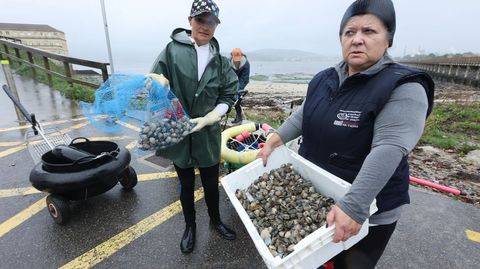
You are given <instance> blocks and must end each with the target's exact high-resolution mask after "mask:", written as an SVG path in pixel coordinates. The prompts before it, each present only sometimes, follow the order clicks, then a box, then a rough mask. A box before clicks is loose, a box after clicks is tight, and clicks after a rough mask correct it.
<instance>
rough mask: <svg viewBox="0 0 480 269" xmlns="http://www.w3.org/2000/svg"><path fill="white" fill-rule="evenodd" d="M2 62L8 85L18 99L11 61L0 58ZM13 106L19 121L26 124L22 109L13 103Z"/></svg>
mask: <svg viewBox="0 0 480 269" xmlns="http://www.w3.org/2000/svg"><path fill="white" fill-rule="evenodd" d="M0 63H1V65H2V69H3V73H4V74H5V79H6V80H7V85H8V87H9V88H10V91H11V92H12V93H13V95H14V96H15V97H16V98H17V100H20V98H18V92H17V87H16V86H15V80H14V79H13V75H12V70H11V69H10V61H9V60H0ZM13 107H14V108H15V113H17V119H18V123H19V124H20V125H25V124H26V120H25V118H24V117H23V115H22V112H20V109H19V108H18V107H17V106H16V105H15V104H14V105H13Z"/></svg>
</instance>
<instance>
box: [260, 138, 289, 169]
mask: <svg viewBox="0 0 480 269" xmlns="http://www.w3.org/2000/svg"><path fill="white" fill-rule="evenodd" d="M282 144H283V141H282V139H281V138H280V136H279V135H278V134H277V133H272V134H271V135H269V136H268V138H267V141H266V142H265V145H264V146H263V148H262V149H261V150H260V151H259V152H258V153H257V159H259V158H262V162H263V166H267V158H268V156H270V154H271V153H272V151H273V150H274V149H275V148H276V147H278V146H280V145H282Z"/></svg>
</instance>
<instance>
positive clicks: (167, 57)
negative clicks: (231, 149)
mask: <svg viewBox="0 0 480 269" xmlns="http://www.w3.org/2000/svg"><path fill="white" fill-rule="evenodd" d="M190 35H191V31H190V30H186V29H181V28H178V29H175V30H174V31H173V33H172V35H171V38H172V40H173V41H171V42H170V43H168V45H167V46H166V48H165V49H164V50H163V51H162V52H161V53H160V55H159V56H158V58H157V59H156V60H155V63H154V65H153V68H152V73H157V74H163V75H164V76H165V77H166V78H167V79H168V80H169V82H170V88H171V90H172V91H173V93H174V94H175V95H176V96H177V98H178V99H179V101H180V102H181V103H182V105H183V108H184V109H185V112H186V113H187V114H188V115H190V117H191V118H197V117H203V116H205V115H206V114H207V113H208V112H210V111H212V110H213V109H214V108H215V107H216V106H217V104H221V103H224V104H227V105H228V106H229V107H231V106H232V105H233V102H234V101H235V94H236V92H237V89H238V78H237V76H236V75H235V73H234V71H233V70H232V68H231V66H230V63H229V61H228V59H227V58H226V57H224V56H222V55H220V53H219V51H220V48H219V45H218V42H217V40H216V39H215V38H212V40H210V56H209V57H210V58H209V62H208V64H207V67H206V68H205V72H204V73H203V76H202V78H201V79H200V80H199V79H198V72H197V52H196V50H195V46H194V42H193V41H192V40H191V39H190ZM220 139H221V129H220V124H219V123H218V122H217V123H215V124H213V125H211V126H205V127H203V129H201V130H200V131H198V132H195V133H192V134H190V135H188V136H187V137H185V138H184V139H183V140H182V141H181V142H180V143H178V144H176V145H174V146H171V147H168V148H165V149H161V150H158V151H157V152H156V154H157V155H159V156H162V157H165V158H167V159H170V160H172V161H173V163H174V164H175V165H177V166H178V167H180V168H188V167H209V166H213V165H215V164H217V163H219V162H220V143H221V141H220Z"/></svg>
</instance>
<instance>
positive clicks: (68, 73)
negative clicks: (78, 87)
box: [63, 62, 73, 86]
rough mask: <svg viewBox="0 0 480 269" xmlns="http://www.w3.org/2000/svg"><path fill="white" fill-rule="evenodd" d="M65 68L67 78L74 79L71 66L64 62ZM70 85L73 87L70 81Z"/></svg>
mask: <svg viewBox="0 0 480 269" xmlns="http://www.w3.org/2000/svg"><path fill="white" fill-rule="evenodd" d="M63 67H64V68H65V76H67V78H70V79H72V70H71V69H70V64H69V63H67V62H63ZM68 84H70V86H73V82H72V81H69V82H68Z"/></svg>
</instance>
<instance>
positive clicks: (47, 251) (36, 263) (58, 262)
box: [0, 76, 480, 268]
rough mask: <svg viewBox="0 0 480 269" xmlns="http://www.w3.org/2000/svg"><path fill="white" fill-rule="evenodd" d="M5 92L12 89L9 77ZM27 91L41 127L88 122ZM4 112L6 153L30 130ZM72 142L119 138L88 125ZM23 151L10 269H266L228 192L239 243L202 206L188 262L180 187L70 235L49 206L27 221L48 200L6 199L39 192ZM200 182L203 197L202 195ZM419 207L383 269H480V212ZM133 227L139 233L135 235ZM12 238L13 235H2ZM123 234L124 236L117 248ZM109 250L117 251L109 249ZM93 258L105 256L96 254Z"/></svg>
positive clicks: (86, 209)
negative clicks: (475, 236)
mask: <svg viewBox="0 0 480 269" xmlns="http://www.w3.org/2000/svg"><path fill="white" fill-rule="evenodd" d="M0 82H3V78H2V77H1V76H0ZM17 83H18V84H17V87H18V88H19V94H20V99H21V100H22V102H23V103H24V105H25V107H26V108H27V109H28V110H31V112H34V111H35V113H36V114H37V117H38V118H39V119H40V120H44V121H46V122H50V121H54V120H59V119H72V117H75V116H81V112H80V111H78V110H77V104H76V103H75V102H70V101H68V100H65V99H63V98H62V97H61V96H60V95H58V93H56V92H53V93H52V92H50V91H48V88H45V87H44V86H39V85H36V84H34V83H33V82H30V81H22V80H20V79H19V78H17ZM2 84H3V83H2ZM45 89H46V90H47V91H45ZM52 96H53V97H52ZM38 100H42V101H41V102H42V103H41V104H39V103H38V102H37V101H38ZM49 102H50V103H49ZM0 105H1V107H2V108H1V109H2V112H1V114H2V117H1V120H0V128H1V129H0V143H5V142H16V141H18V142H21V141H22V140H23V133H24V131H25V130H5V128H7V127H15V126H18V125H17V124H16V122H15V113H14V111H13V106H11V104H10V106H9V99H8V97H7V96H6V95H5V94H4V93H3V92H0ZM12 115H13V117H12ZM83 122H86V121H85V120H79V121H68V122H65V123H61V124H58V126H57V127H58V128H60V129H63V128H67V127H72V126H75V125H77V124H79V123H83ZM68 134H69V135H70V136H71V137H77V136H86V137H105V136H112V134H108V133H103V132H101V131H99V130H97V129H95V128H94V127H93V126H91V125H88V124H87V125H85V126H83V127H79V128H78V129H73V130H71V131H69V132H68ZM114 135H115V136H121V137H123V138H122V139H119V140H117V141H116V142H117V143H118V144H119V145H121V146H126V145H129V144H130V143H131V142H132V141H134V140H135V138H136V132H135V131H134V130H131V129H128V128H123V129H122V131H121V133H115V134H114ZM0 145H2V144H0ZM15 147H16V146H15V145H11V144H8V145H7V144H3V145H2V146H1V147H0V171H1V175H2V176H1V177H0V268H58V267H62V266H64V265H67V267H68V266H73V267H75V266H79V267H85V266H87V267H88V265H89V264H90V265H92V264H95V267H96V268H132V267H135V268H266V267H265V265H264V263H263V261H262V259H261V257H260V256H259V254H258V252H257V251H256V249H255V246H254V244H253V242H252V240H251V239H250V236H249V235H248V233H247V232H246V230H245V229H244V227H243V224H242V223H241V220H240V219H239V217H238V215H237V214H236V212H235V210H234V209H233V207H232V206H231V204H230V202H229V201H228V200H227V198H226V194H225V193H224V191H223V189H221V193H220V209H221V214H222V218H223V220H224V221H225V222H226V223H227V224H229V225H230V226H232V227H234V228H235V230H236V231H237V239H236V240H235V241H233V242H230V241H225V240H223V239H221V238H220V237H219V236H218V235H217V234H216V233H215V232H214V231H213V230H211V228H210V227H209V224H208V215H207V210H206V206H205V203H204V200H203V199H201V200H199V201H198V202H197V203H196V210H197V241H196V246H195V250H194V251H193V253H191V254H190V255H183V254H182V253H181V252H180V250H179V242H180V238H181V236H182V233H183V228H184V224H183V216H182V214H181V209H180V208H179V205H178V180H177V179H176V178H175V177H164V178H154V179H152V178H150V179H149V180H142V181H140V182H139V183H138V185H137V186H136V187H135V188H134V189H133V190H132V191H124V190H123V189H122V188H121V186H120V185H117V186H115V187H114V188H113V189H111V190H110V191H108V192H106V193H104V194H102V195H99V196H96V197H93V198H91V199H88V200H86V201H82V202H73V203H72V204H71V209H72V217H71V220H70V222H69V223H68V224H67V225H65V226H59V225H57V224H55V223H54V222H53V220H52V219H51V217H50V216H49V214H48V212H47V210H46V208H44V206H42V208H41V210H39V211H38V213H34V214H26V215H25V210H26V209H28V208H29V207H31V206H32V205H34V204H35V203H37V202H38V201H39V200H40V199H42V198H43V197H45V196H46V195H45V194H43V193H34V194H28V195H10V196H8V197H2V191H4V192H3V193H7V192H5V190H7V191H9V192H11V191H12V190H17V188H29V187H31V185H30V183H29V181H28V176H29V173H30V170H31V168H32V167H33V165H34V163H33V161H32V158H31V157H30V155H29V153H28V151H27V150H25V149H23V150H18V151H16V152H14V153H11V154H6V153H8V150H11V149H12V148H15ZM131 165H132V166H133V167H134V168H135V170H136V171H137V174H139V175H150V174H152V173H158V172H159V171H158V170H155V169H153V168H151V167H149V166H147V165H144V164H142V163H139V162H137V161H132V163H131ZM167 170H168V169H165V170H164V171H161V172H166V171H167ZM199 181H200V180H197V189H199V188H200V187H201V186H200V184H199ZM411 198H412V203H411V206H410V207H408V208H407V209H406V210H405V212H404V214H403V215H402V218H401V219H400V221H399V223H398V225H397V230H396V231H395V233H394V234H393V237H392V240H391V241H390V244H389V245H388V247H387V249H386V252H385V254H384V255H383V257H382V259H381V260H380V262H379V265H378V267H377V268H478V264H480V254H479V253H480V243H479V242H475V241H474V240H471V239H469V238H468V237H467V235H466V230H471V231H476V232H479V231H480V208H478V207H474V206H471V205H468V204H465V203H461V202H458V201H455V200H452V199H450V198H447V197H444V196H440V195H437V194H433V193H428V192H424V191H422V190H419V189H414V188H412V189H411ZM37 207H38V206H37ZM155 214H157V215H155ZM25 216H28V217H25ZM152 216H153V217H152ZM142 221H143V222H142ZM148 221H150V222H148ZM12 223H13V224H12ZM12 225H13V226H12ZM132 227H134V228H135V229H134V231H135V232H132V233H129V234H128V233H127V234H126V235H125V231H127V232H128V231H129V229H132ZM2 231H4V232H5V231H7V232H6V233H4V234H3V235H2ZM119 234H120V235H122V234H124V236H123V237H120V238H117V241H112V240H111V239H112V238H116V237H115V236H118V235H119ZM105 242H107V243H109V244H108V245H107V246H106V247H104V248H101V246H105V245H102V244H105ZM92 249H96V252H89V251H90V250H92ZM101 251H106V252H108V253H109V255H108V256H105V255H103V254H102V252H101ZM85 253H90V254H91V255H85ZM81 255H83V256H82V257H84V258H83V259H82V260H81V262H79V260H77V259H76V258H77V257H79V256H81ZM98 257H103V258H101V259H98Z"/></svg>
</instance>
